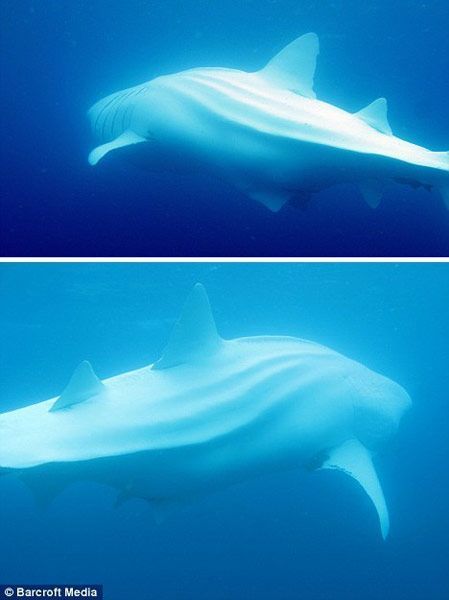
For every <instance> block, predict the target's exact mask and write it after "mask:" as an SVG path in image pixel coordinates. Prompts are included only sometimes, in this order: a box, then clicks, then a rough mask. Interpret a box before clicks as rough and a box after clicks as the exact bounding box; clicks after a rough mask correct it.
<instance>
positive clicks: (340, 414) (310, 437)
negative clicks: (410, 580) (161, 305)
mask: <svg viewBox="0 0 449 600" xmlns="http://www.w3.org/2000/svg"><path fill="white" fill-rule="evenodd" d="M409 406H410V398H409V396H408V395H407V393H406V392H405V391H404V390H403V388H401V387H400V386H399V385H398V384H396V383H394V382H393V381H391V380H389V379H387V378H385V377H383V376H381V375H379V374H377V373H374V372H373V371H371V370H369V369H367V368H366V367H365V366H363V365H361V364H359V363H357V362H355V361H353V360H350V359H348V358H346V357H344V356H342V355H341V354H338V353H337V352H334V351H333V350H330V349H329V348H326V347H324V346H321V345H319V344H316V343H313V342H309V341H306V340H300V339H297V338H291V337H273V336H266V337H264V336H261V337H251V338H239V339H234V340H223V339H222V338H221V337H220V336H219V335H218V333H217V330H216V326H215V323H214V320H213V316H212V313H211V309H210V305H209V301H208V298H207V295H206V293H205V290H204V288H203V287H202V286H201V285H199V284H197V286H195V288H194V290H193V291H192V293H191V295H190V296H189V298H188V300H187V303H186V305H185V307H184V310H183V312H182V314H181V317H180V319H179V321H178V322H177V323H176V325H175V327H174V329H173V332H172V334H171V337H170V339H169V342H168V345H167V346H166V348H165V351H164V352H163V355H162V357H161V358H160V359H159V360H158V361H157V362H155V363H154V364H152V365H149V366H148V367H144V368H141V369H138V370H135V371H131V372H128V373H123V374H121V375H118V376H116V377H111V378H109V379H106V380H104V381H100V380H99V379H98V378H97V376H96V375H95V374H94V372H93V371H92V368H91V366H90V364H89V363H87V362H83V363H81V365H79V367H78V368H77V369H76V370H75V372H74V374H73V376H72V378H71V380H70V382H69V384H68V385H67V387H66V389H65V390H64V391H63V393H62V395H61V396H60V397H57V398H51V399H49V400H47V401H44V402H40V403H38V404H35V405H31V406H28V407H25V408H21V409H18V410H14V411H11V412H8V413H4V414H1V415H0V471H3V473H10V472H16V473H18V474H19V475H20V476H21V477H23V478H24V480H25V481H26V482H27V483H28V484H29V485H30V486H31V487H33V488H34V489H35V491H36V493H37V495H38V496H41V497H43V498H44V500H48V497H49V496H52V495H55V494H56V493H57V492H58V491H59V490H60V489H62V488H63V487H64V486H65V485H67V484H68V483H71V482H72V481H75V480H80V479H84V480H92V481H96V482H102V483H106V484H109V485H112V486H114V487H116V488H117V489H118V490H119V491H120V494H119V500H120V501H121V500H126V499H127V498H131V497H138V498H144V499H146V500H148V501H149V502H150V503H151V505H152V507H153V509H154V510H155V512H156V514H157V515H161V514H163V513H165V512H166V511H167V510H170V509H171V508H173V507H176V506H178V505H182V504H184V503H188V502H191V501H194V500H196V499H197V498H201V497H202V496H204V495H207V494H209V493H211V492H213V491H216V490H220V489H223V488H226V487H228V486H231V485H233V484H236V483H238V482H242V481H245V480H247V479H250V478H252V477H256V476H260V475H263V474H265V473H270V472H277V471H285V470H292V469H297V468H300V467H306V468H308V469H310V470H313V469H315V468H331V469H340V470H343V471H344V472H346V473H347V474H349V475H351V476H352V477H354V478H355V479H356V480H357V481H358V482H359V483H360V485H362V487H363V488H364V489H365V491H366V492H367V494H368V495H369V497H370V498H371V500H372V501H373V503H374V506H375V507H376V510H377V513H378V515H379V521H380V526H381V531H382V535H383V536H384V537H385V536H386V535H387V533H388V528H389V518H388V511H387V507H386V504H385V500H384V496H383V493H382V489H381V486H380V484H379V481H378V478H377V475H376V472H375V469H374V466H373V463H372V454H373V453H375V452H376V451H377V450H378V449H379V448H380V447H381V445H382V444H383V443H385V441H386V440H387V439H389V438H390V437H391V436H392V435H393V434H394V433H395V431H396V429H397V427H398V425H399V421H400V419H401V416H402V414H403V413H404V411H405V410H406V409H407V408H408V407H409Z"/></svg>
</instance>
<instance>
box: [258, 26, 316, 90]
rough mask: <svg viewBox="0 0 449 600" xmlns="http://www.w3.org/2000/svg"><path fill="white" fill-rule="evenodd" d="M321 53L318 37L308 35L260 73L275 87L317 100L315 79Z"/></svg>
mask: <svg viewBox="0 0 449 600" xmlns="http://www.w3.org/2000/svg"><path fill="white" fill-rule="evenodd" d="M318 53H319V41H318V36H317V35H316V34H315V33H307V34H306V35H303V36H301V37H299V38H297V39H296V40H295V41H294V42H292V43H291V44H289V45H288V46H286V47H285V48H284V49H283V50H281V51H280V52H279V54H276V56H275V57H274V58H272V59H271V60H270V62H269V63H268V64H267V65H266V66H265V67H264V68H263V69H262V70H261V71H259V75H261V76H262V77H264V78H265V79H267V80H268V81H270V82H272V83H273V84H274V85H276V86H279V87H282V88H286V89H289V90H291V91H293V92H296V93H297V94H301V95H302V96H307V97H309V98H315V92H314V91H313V78H314V75H315V68H316V59H317V56H318Z"/></svg>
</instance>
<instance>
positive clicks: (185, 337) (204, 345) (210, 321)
mask: <svg viewBox="0 0 449 600" xmlns="http://www.w3.org/2000/svg"><path fill="white" fill-rule="evenodd" d="M221 341H222V340H221V338H220V336H219V335H218V333H217V328H216V326H215V321H214V317H213V316H212V310H211V307H210V304H209V298H208V297H207V293H206V290H205V289H204V287H203V286H202V285H201V284H200V283H197V284H196V285H195V287H194V288H193V290H192V292H191V293H190V295H189V297H188V298H187V301H186V303H185V305H184V308H183V310H182V313H181V316H180V318H179V320H178V321H177V323H176V324H175V326H174V328H173V331H172V333H171V335H170V338H169V340H168V344H167V346H166V347H165V350H164V352H163V353H162V356H161V358H160V359H159V360H158V361H157V362H156V363H155V364H154V365H153V369H168V368H170V367H176V366H177V365H181V364H183V363H186V362H189V361H192V360H195V359H197V358H201V357H202V356H207V355H210V354H211V353H212V352H214V351H215V350H216V349H217V348H218V346H219V345H220V342H221Z"/></svg>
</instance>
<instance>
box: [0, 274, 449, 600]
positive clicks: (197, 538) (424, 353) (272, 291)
mask: <svg viewBox="0 0 449 600" xmlns="http://www.w3.org/2000/svg"><path fill="white" fill-rule="evenodd" d="M197 281H202V282H203V283H204V284H205V286H206V288H207V290H208V292H209V295H210V300H211V304H212V307H213V311H214V314H215V317H216V322H217V327H218V330H219V332H220V333H221V335H223V336H224V337H225V338H233V337H238V336H245V335H260V334H272V335H276V334H281V335H295V336H299V337H303V338H306V339H311V340H314V341H317V342H320V343H323V344H325V345H328V346H330V347H332V348H334V349H335V350H337V351H340V352H342V353H344V354H346V355H348V356H350V357H352V358H354V359H356V360H359V361H360V362H362V363H364V364H366V365H367V366H369V367H371V368H372V369H375V370H377V371H379V372H381V373H383V374H384V375H386V376H388V377H390V378H392V379H394V380H395V381H397V382H398V383H400V384H401V385H403V386H404V387H405V388H406V389H407V391H408V392H409V393H410V395H411V397H412V399H413V407H412V410H411V411H410V412H409V414H408V415H407V416H406V417H405V418H404V419H403V422H402V423H401V426H400V429H399V432H398V435H397V436H396V437H395V439H394V440H393V441H392V443H390V444H388V445H387V446H386V447H385V448H384V450H383V451H382V452H381V453H380V455H379V456H377V457H376V461H375V462H376V466H377V470H378V473H379V478H380V480H381V482H382V486H383V489H384V492H385V496H386V499H387V503H388V506H389V510H390V516H391V532H390V536H389V538H388V539H387V541H386V542H383V541H382V540H381V538H380V532H379V526H378V522H377V517H376V514H375V511H374V510H373V507H372V505H371V503H370V501H369V499H368V498H367V497H366V495H365V494H364V492H363V491H362V490H361V489H360V488H359V487H358V485H357V484H356V483H354V482H353V481H351V480H350V479H349V478H347V477H346V476H345V475H343V474H341V473H336V472H330V471H327V472H326V471H323V472H316V473H307V472H301V471H298V472H291V473H283V474H276V475H272V476H269V477H263V478H261V479H260V480H258V481H249V482H247V483H246V484H244V485H240V486H237V487H235V488H232V489H228V490H225V491H223V492H220V493H218V494H215V495H214V496H211V497H209V498H205V499H204V501H201V502H199V503H198V504H196V505H193V506H191V507H189V508H187V509H186V510H185V511H180V512H178V513H175V514H173V516H172V517H171V518H169V519H168V520H167V521H166V522H165V523H163V524H162V525H160V526H158V525H156V523H155V522H154V520H153V516H152V513H151V509H150V507H149V506H148V505H147V504H146V503H145V502H144V501H140V500H133V501H130V502H128V503H126V504H124V505H123V506H121V507H120V508H119V509H114V508H113V506H114V502H115V499H116V493H115V492H114V491H113V490H112V489H111V488H107V487H103V486H100V485H94V484H86V483H84V484H81V483H79V484H76V485H72V486H70V487H69V488H67V489H66V490H65V491H64V492H63V493H62V494H61V495H60V496H59V497H57V498H56V500H55V501H54V502H53V504H52V505H51V506H50V508H49V509H48V511H47V512H41V511H40V510H39V509H38V508H37V507H36V505H35V504H34V501H33V499H32V496H31V494H30V492H29V491H28V489H27V488H26V487H25V486H24V484H23V483H21V482H20V480H19V479H17V478H16V477H14V476H7V477H2V478H1V479H0V581H2V580H3V579H6V580H7V581H16V582H20V581H26V582H36V583H39V582H56V583H58V582H61V583H65V582H79V583H86V581H87V582H88V581H91V582H98V583H103V584H104V585H105V598H106V599H107V600H303V599H304V600H385V599H388V600H390V599H391V600H446V599H447V597H448V590H449V570H448V566H447V557H448V555H449V511H448V506H449V473H448V468H447V457H448V455H449V425H448V416H449V409H448V389H449V369H448V365H449V346H448V339H449V315H448V308H447V307H448V298H449V266H448V265H446V264H440V265H439V264H423V265H420V264H418V265H412V264H400V265H395V264H380V265H379V264H268V265H264V264H249V265H245V264H224V265H223V264H193V265H192V264H165V265H160V264H155V265H154V264H131V265H127V264H102V265H97V264H84V265H78V264H51V265H48V264H47V265H29V264H19V265H14V264H10V265H3V266H1V268H0V331H1V332H2V341H1V343H0V351H1V353H0V381H1V382H2V386H1V394H0V412H3V411H7V410H12V409H13V408H18V407H20V406H25V405H27V404H30V403H33V402H38V401H41V400H44V399H46V398H51V397H53V396H55V395H57V394H59V393H60V392H61V390H62V389H63V388H64V386H65V385H66V383H67V381H68V379H69V377H70V374H71V373H72V371H73V369H74V367H75V366H76V365H77V364H78V363H79V362H80V361H81V360H83V359H88V360H90V361H91V362H92V364H93V366H94V368H95V370H96V372H97V373H98V375H99V377H101V378H105V377H110V376H112V375H115V374H118V373H121V372H124V371H127V370H131V369H135V368H138V367H142V366H144V365H147V364H149V363H151V362H153V361H154V360H156V359H157V358H158V357H159V356H160V353H161V351H162V348H163V347H164V344H165V343H166V340H167V336H168V334H169V331H170V329H171V326H172V323H173V322H174V320H175V319H176V317H177V316H178V314H179V311H180V308H181V306H182V304H183V301H184V298H185V296H186V295H187V294H188V292H189V291H190V289H191V286H192V285H193V284H194V283H195V282H197ZM130 401H131V399H130ZM46 483H47V482H46V480H45V478H43V479H42V486H45V485H46Z"/></svg>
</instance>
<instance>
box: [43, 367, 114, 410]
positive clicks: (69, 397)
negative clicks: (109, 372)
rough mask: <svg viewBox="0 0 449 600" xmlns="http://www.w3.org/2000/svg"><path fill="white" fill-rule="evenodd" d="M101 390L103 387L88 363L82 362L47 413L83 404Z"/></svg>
mask: <svg viewBox="0 0 449 600" xmlns="http://www.w3.org/2000/svg"><path fill="white" fill-rule="evenodd" d="M103 390H104V385H103V384H102V383H101V381H100V380H99V379H98V377H97V376H96V375H95V373H94V371H93V369H92V367H91V365H90V363H89V362H88V361H87V360H84V361H83V362H82V363H80V364H79V365H78V366H77V368H76V369H75V371H74V372H73V375H72V377H71V378H70V381H69V383H68V384H67V387H66V388H65V390H64V391H63V392H62V394H61V395H60V396H59V398H58V399H57V400H56V402H55V403H54V404H53V406H52V407H51V408H50V411H49V412H54V411H56V410H61V409H62V408H68V407H69V406H73V405H74V404H79V403H80V402H84V401H85V400H88V399H89V398H91V397H92V396H96V395H97V394H99V393H100V392H102V391H103Z"/></svg>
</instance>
